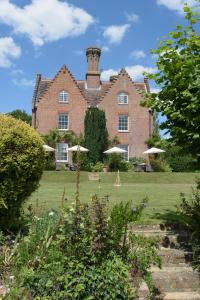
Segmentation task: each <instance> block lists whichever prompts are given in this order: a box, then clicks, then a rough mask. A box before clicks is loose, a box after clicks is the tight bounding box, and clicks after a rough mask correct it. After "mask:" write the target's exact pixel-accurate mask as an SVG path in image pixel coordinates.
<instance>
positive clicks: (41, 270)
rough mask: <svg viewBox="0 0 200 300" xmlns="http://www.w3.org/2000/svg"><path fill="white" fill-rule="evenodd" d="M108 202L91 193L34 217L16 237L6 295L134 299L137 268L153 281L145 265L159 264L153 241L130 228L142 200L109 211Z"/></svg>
mask: <svg viewBox="0 0 200 300" xmlns="http://www.w3.org/2000/svg"><path fill="white" fill-rule="evenodd" d="M107 202H108V198H107V197H106V198H103V199H98V197H97V196H96V195H95V196H93V199H92V203H91V204H90V205H88V204H75V205H72V206H70V207H67V208H65V209H64V210H63V213H62V214H61V215H60V214H58V213H56V212H51V213H49V214H46V215H44V216H41V217H40V218H37V217H34V218H33V220H32V223H31V224H30V230H29V234H28V235H27V236H24V237H22V238H19V239H18V240H16V247H15V249H14V250H13V256H12V262H11V265H12V272H13V275H14V280H13V282H12V284H11V291H10V293H9V294H8V295H7V298H6V299H15V300H16V299H21V298H22V297H24V296H25V297H26V298H27V299H40V300H42V299H43V300H46V299H51V300H53V299H55V300H61V299H69V300H70V299H71V300H72V299H73V300H74V299H79V300H82V299H85V300H86V299H88V300H89V299H91V300H92V299H94V300H101V299H105V300H106V299H107V300H108V299H113V300H115V299H122V300H123V299H124V300H131V299H137V296H136V289H135V287H134V285H133V279H134V277H136V276H137V274H138V272H139V275H140V276H141V277H143V278H146V279H147V282H148V284H149V285H152V282H151V280H150V279H151V274H150V272H149V267H150V265H151V264H157V265H158V264H159V259H158V256H157V248H158V245H157V244H156V243H155V242H154V243H153V242H150V241H149V239H145V238H144V239H143V240H142V242H141V240H138V239H139V238H138V237H136V236H135V235H134V234H133V233H132V232H131V230H130V229H131V228H130V224H131V223H134V222H135V221H136V220H138V219H139V218H140V217H141V214H142V211H143V209H144V208H145V206H146V200H144V201H143V202H142V203H141V205H139V206H137V207H135V208H132V203H131V202H128V203H126V202H121V203H120V204H118V205H116V206H114V208H113V210H112V211H111V214H109V212H108V209H107ZM124 213H125V214H124ZM26 298H25V299H26ZM152 299H154V298H152Z"/></svg>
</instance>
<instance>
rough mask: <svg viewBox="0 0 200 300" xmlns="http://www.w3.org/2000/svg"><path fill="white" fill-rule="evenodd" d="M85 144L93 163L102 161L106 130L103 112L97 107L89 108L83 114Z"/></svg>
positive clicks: (105, 146) (105, 143)
mask: <svg viewBox="0 0 200 300" xmlns="http://www.w3.org/2000/svg"><path fill="white" fill-rule="evenodd" d="M84 125H85V146H86V148H88V149H89V150H90V151H89V152H88V157H89V160H90V161H91V162H93V163H97V162H98V161H103V158H104V155H103V152H104V151H105V150H106V149H107V148H108V131H107V128H106V117H105V112H104V111H102V110H99V109H98V108H97V107H92V108H89V109H88V110H87V112H86V115H85V121H84Z"/></svg>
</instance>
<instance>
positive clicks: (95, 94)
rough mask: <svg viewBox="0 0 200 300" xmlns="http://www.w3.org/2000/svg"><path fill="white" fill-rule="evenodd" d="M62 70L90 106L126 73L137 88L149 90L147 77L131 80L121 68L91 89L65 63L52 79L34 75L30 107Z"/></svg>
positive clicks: (96, 103) (102, 96)
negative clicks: (66, 73) (136, 80)
mask: <svg viewBox="0 0 200 300" xmlns="http://www.w3.org/2000/svg"><path fill="white" fill-rule="evenodd" d="M62 71H64V72H68V74H69V75H70V76H71V78H72V80H73V82H74V83H75V85H76V86H77V87H78V89H79V91H80V93H81V94H82V96H83V98H84V99H85V101H87V103H88V104H89V105H90V106H96V105H98V104H99V103H100V102H101V101H102V100H103V99H104V97H105V96H106V94H107V93H108V92H109V91H110V90H111V89H112V87H113V85H114V84H115V82H116V81H117V80H118V78H120V77H121V76H122V75H127V76H128V78H129V80H130V81H131V83H132V84H133V85H134V86H135V87H136V89H138V90H141V89H142V90H144V91H147V92H149V85H148V79H147V78H144V82H141V83H135V82H133V81H132V79H131V77H130V75H129V74H128V73H127V71H126V70H125V69H124V68H122V69H121V70H120V72H119V74H118V75H116V76H112V80H111V81H103V82H101V88H100V89H98V90H93V89H86V87H85V86H86V81H85V80H78V81H76V80H75V79H74V77H73V75H72V74H71V72H70V71H69V70H68V68H67V67H66V65H63V66H62V67H61V68H60V70H59V71H58V73H57V74H56V76H55V77H54V78H53V79H43V78H42V76H41V74H37V76H36V84H35V89H34V94H33V100H32V107H33V108H34V107H35V106H37V102H39V101H40V100H41V99H42V97H43V96H44V95H45V93H46V92H47V91H48V89H49V88H50V86H51V85H52V84H53V82H54V81H55V79H56V78H57V77H58V76H59V74H60V73H61V72H62Z"/></svg>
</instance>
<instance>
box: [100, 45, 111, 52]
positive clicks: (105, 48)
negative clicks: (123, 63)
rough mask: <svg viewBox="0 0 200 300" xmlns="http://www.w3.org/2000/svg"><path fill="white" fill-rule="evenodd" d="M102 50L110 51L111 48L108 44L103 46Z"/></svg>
mask: <svg viewBox="0 0 200 300" xmlns="http://www.w3.org/2000/svg"><path fill="white" fill-rule="evenodd" d="M101 50H102V52H110V48H109V47H108V46H103V47H101Z"/></svg>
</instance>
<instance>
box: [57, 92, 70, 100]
mask: <svg viewBox="0 0 200 300" xmlns="http://www.w3.org/2000/svg"><path fill="white" fill-rule="evenodd" d="M58 101H59V102H60V103H68V102H69V93H68V92H66V91H65V90H62V91H60V92H59V94H58Z"/></svg>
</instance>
